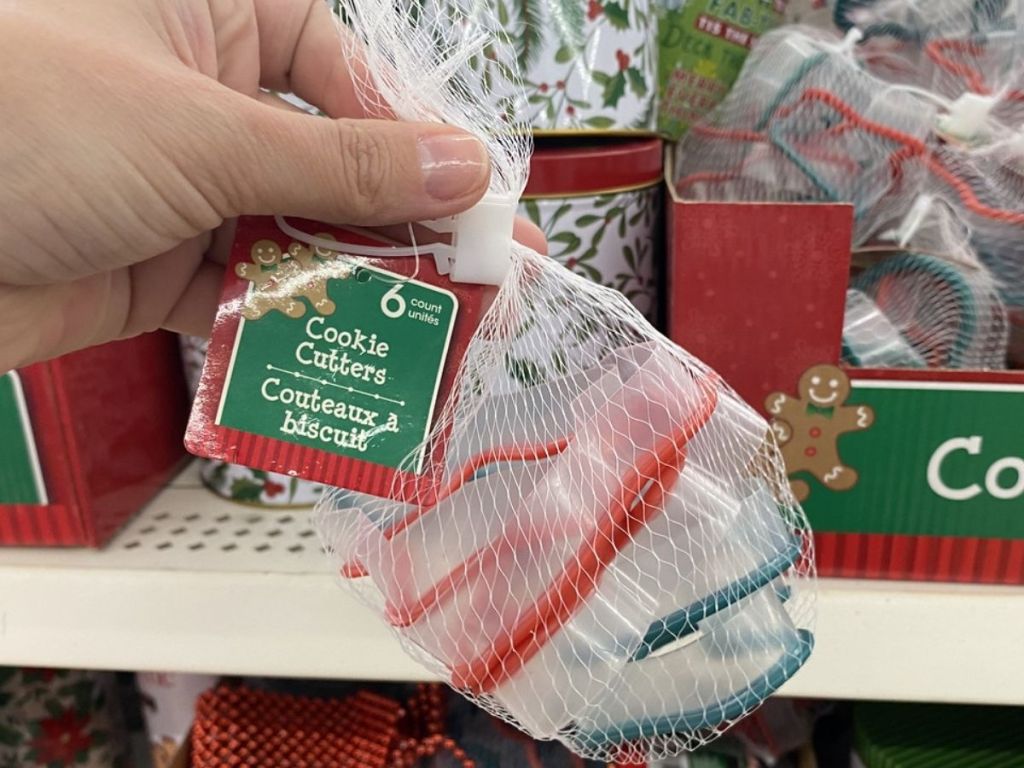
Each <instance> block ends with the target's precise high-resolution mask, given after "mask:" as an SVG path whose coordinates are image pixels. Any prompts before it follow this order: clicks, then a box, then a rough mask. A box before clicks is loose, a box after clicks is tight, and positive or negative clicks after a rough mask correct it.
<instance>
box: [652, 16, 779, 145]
mask: <svg viewBox="0 0 1024 768" xmlns="http://www.w3.org/2000/svg"><path fill="white" fill-rule="evenodd" d="M779 6H780V3H778V2H777V0H682V4H681V5H680V0H674V1H673V0H670V1H669V2H666V3H665V4H664V5H663V6H662V10H661V16H660V19H659V27H658V29H659V37H660V39H659V54H658V81H659V83H660V85H661V104H660V107H659V112H658V130H659V131H661V132H662V133H663V134H665V135H667V136H668V137H669V138H671V139H678V138H679V137H680V136H682V135H683V133H685V132H686V129H687V128H688V127H689V126H690V125H692V124H693V123H694V122H696V121H697V120H699V119H700V118H701V117H703V116H704V115H706V114H707V113H708V112H710V111H711V110H712V109H713V108H714V107H715V105H716V104H718V102H720V101H721V100H722V99H723V98H724V97H725V94H726V93H728V92H729V88H730V87H731V86H732V84H733V83H734V82H736V78H737V77H739V74H740V70H741V69H743V62H744V61H746V58H747V54H748V53H749V52H750V48H751V46H753V44H754V42H756V40H757V38H758V37H759V36H760V35H761V34H763V33H764V32H767V31H768V30H770V29H771V28H772V27H774V26H776V25H778V24H779V23H780V22H781V21H782V13H781V11H780V10H779Z"/></svg>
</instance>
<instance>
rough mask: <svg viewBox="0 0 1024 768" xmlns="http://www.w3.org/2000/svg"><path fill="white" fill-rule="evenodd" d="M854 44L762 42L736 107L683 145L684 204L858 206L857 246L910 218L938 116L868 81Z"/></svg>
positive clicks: (786, 36)
mask: <svg viewBox="0 0 1024 768" xmlns="http://www.w3.org/2000/svg"><path fill="white" fill-rule="evenodd" d="M856 39H857V36H856V35H855V34H854V35H852V36H850V37H848V38H847V39H846V40H845V41H840V40H839V39H838V38H836V37H834V36H830V35H829V33H827V32H824V31H820V30H813V29H808V28H803V27H795V28H789V27H787V28H783V29H781V30H777V31H775V32H772V33H769V34H768V35H765V37H764V38H762V40H761V41H759V43H758V44H757V46H756V47H755V49H754V51H753V53H752V54H751V56H750V58H749V59H748V61H747V64H746V66H745V67H744V69H743V73H742V74H741V76H740V79H739V81H738V82H737V84H736V86H735V87H734V88H733V90H732V91H731V92H730V94H729V96H728V97H726V99H725V100H724V101H723V102H722V104H721V105H720V106H719V108H718V109H717V110H716V111H715V112H714V113H713V114H712V115H711V116H709V118H708V119H707V120H706V121H704V122H703V123H699V124H698V125H696V126H694V128H693V129H692V130H691V131H690V133H689V134H688V135H687V136H686V137H684V139H683V141H682V142H680V148H679V152H678V154H677V159H678V165H677V168H676V186H677V189H678V191H679V193H680V195H681V196H682V197H684V198H686V199H698V200H746V201H761V200H763V201H780V202H786V201H821V202H849V203H852V204H853V205H854V209H855V220H856V225H855V226H856V230H855V236H854V241H855V242H858V243H860V242H864V241H866V240H867V239H868V238H869V237H870V235H871V234H872V233H874V232H875V231H876V230H877V229H878V228H879V227H880V226H881V225H882V224H883V223H884V222H886V221H889V220H891V219H893V218H898V217H900V216H902V214H903V213H904V212H905V210H906V208H907V207H909V203H908V202H907V198H908V195H909V197H910V198H912V197H913V196H914V195H915V194H916V193H917V190H918V189H919V187H920V185H921V183H922V178H923V174H924V168H923V165H922V163H921V162H920V159H921V154H922V152H921V149H920V147H921V146H923V144H924V142H925V141H926V140H927V139H928V138H929V136H930V135H931V132H932V127H933V125H934V122H935V113H936V107H935V106H934V105H932V104H931V103H930V102H928V101H926V100H923V99H921V98H920V97H919V96H917V95H916V94H912V93H907V92H904V91H900V90H896V89H893V88H891V87H887V86H886V84H885V83H883V82H882V81H880V80H878V79H877V78H874V77H872V76H871V75H870V74H868V73H866V72H864V71H863V70H861V69H860V67H859V66H858V65H857V63H856V61H855V60H854V58H853V55H852V52H851V49H852V46H853V45H854V44H855V42H856ZM908 142H909V143H910V144H911V145H912V147H911V148H910V149H908Z"/></svg>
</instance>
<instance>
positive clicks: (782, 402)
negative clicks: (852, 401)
mask: <svg viewBox="0 0 1024 768" xmlns="http://www.w3.org/2000/svg"><path fill="white" fill-rule="evenodd" d="M849 396H850V379H849V378H848V377H847V375H846V374H845V373H844V372H843V371H842V370H841V369H839V368H837V367H836V366H834V365H816V366H814V367H813V368H810V369H809V370H807V371H806V372H805V373H804V375H803V376H801V377H800V385H799V397H791V396H789V395H787V394H786V393H784V392H773V393H772V394H770V395H768V398H767V400H766V401H765V408H767V409H768V413H769V415H770V416H771V427H772V431H773V432H774V433H775V437H776V438H777V439H778V441H779V445H780V446H781V447H782V457H783V459H785V461H786V470H787V471H788V472H789V475H790V477H791V478H792V476H793V475H795V474H796V473H798V472H808V473H810V475H811V476H812V477H814V478H815V479H816V480H817V481H818V482H820V483H821V484H822V485H824V486H825V487H826V488H828V489H830V490H833V491H847V490H849V489H850V488H852V487H853V486H854V485H856V484H857V470H855V469H853V467H848V466H846V465H845V464H844V463H843V461H842V459H840V458H839V447H838V445H837V441H838V439H839V436H840V435H842V434H845V433H847V432H858V431H861V430H864V429H867V428H868V427H870V426H871V425H872V424H873V423H874V421H875V411H874V409H873V408H871V407H870V406H867V405H844V403H845V402H846V399H847V398H848V397H849ZM789 486H790V488H791V489H792V491H793V495H794V496H796V498H797V501H805V500H806V499H807V497H808V496H809V495H810V493H811V487H810V485H808V483H807V482H806V481H804V480H801V479H799V478H796V479H791V480H790V481H789Z"/></svg>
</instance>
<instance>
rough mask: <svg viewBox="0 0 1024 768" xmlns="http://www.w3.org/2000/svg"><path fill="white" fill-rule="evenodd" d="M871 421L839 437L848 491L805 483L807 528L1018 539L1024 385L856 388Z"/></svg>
mask: <svg viewBox="0 0 1024 768" xmlns="http://www.w3.org/2000/svg"><path fill="white" fill-rule="evenodd" d="M853 385H854V389H853V394H852V395H851V396H850V399H849V402H848V403H847V404H848V405H853V404H857V405H860V404H865V405H870V406H871V407H873V408H874V410H875V423H874V424H873V425H872V426H871V427H870V428H869V429H866V430H864V431H862V432H853V433H848V434H846V435H843V436H842V437H840V438H839V453H840V455H841V457H842V459H843V462H844V463H845V464H847V465H849V466H851V467H853V468H854V469H856V470H857V472H858V473H859V480H858V482H857V484H856V485H855V486H854V487H853V488H852V489H851V490H849V491H843V492H833V491H829V490H827V489H826V488H825V487H824V486H822V485H820V484H819V483H817V482H816V481H814V480H813V479H810V478H809V477H808V476H803V479H805V480H807V481H808V482H809V483H810V484H811V494H810V498H808V499H807V501H806V502H804V508H805V509H806V510H807V514H808V516H809V517H810V520H811V525H812V527H813V528H815V529H817V530H821V531H834V532H839V533H889V534H910V535H913V534H917V535H933V536H978V537H984V538H1022V537H1024V386H1016V385H1002V384H991V385H987V384H948V383H943V382H907V381H904V382H900V381H854V382H853Z"/></svg>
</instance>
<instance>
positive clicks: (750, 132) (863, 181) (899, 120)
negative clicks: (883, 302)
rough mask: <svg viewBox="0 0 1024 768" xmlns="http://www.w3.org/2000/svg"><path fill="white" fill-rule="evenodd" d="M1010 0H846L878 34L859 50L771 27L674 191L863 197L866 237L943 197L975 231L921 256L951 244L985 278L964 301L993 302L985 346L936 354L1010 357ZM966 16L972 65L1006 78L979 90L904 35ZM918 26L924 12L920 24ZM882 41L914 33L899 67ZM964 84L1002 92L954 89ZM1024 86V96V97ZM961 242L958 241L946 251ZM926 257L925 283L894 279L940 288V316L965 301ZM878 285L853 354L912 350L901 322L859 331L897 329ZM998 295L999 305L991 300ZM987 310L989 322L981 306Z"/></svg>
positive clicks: (1018, 288) (1021, 126)
mask: <svg viewBox="0 0 1024 768" xmlns="http://www.w3.org/2000/svg"><path fill="white" fill-rule="evenodd" d="M998 5H999V7H998V8H995V7H994V6H993V7H992V8H988V6H987V5H986V4H980V5H979V4H977V3H975V4H973V6H972V9H973V10H972V9H966V10H965V4H964V3H954V2H949V3H936V4H935V5H934V6H933V5H932V4H928V5H927V8H925V6H924V4H920V3H914V2H911V1H910V0H901V2H896V0H893V2H879V3H859V2H855V3H850V4H847V5H846V6H844V7H843V8H841V9H839V10H842V12H843V14H845V15H844V17H843V18H845V19H846V20H847V22H849V23H857V24H864V25H865V26H864V27H863V30H864V31H863V34H864V35H867V36H868V37H867V40H866V42H863V43H860V44H859V45H858V46H857V48H856V50H857V56H856V58H855V57H854V55H853V44H854V43H855V41H856V40H857V35H856V34H855V35H854V36H848V38H847V40H846V41H845V43H841V42H840V40H839V38H838V37H835V36H832V37H830V36H829V35H828V33H825V32H820V31H815V30H809V29H803V28H785V29H782V30H778V31H776V32H773V33H771V34H769V35H766V36H765V37H764V39H762V40H761V41H760V42H759V44H758V46H757V47H756V48H755V50H754V51H753V53H752V54H751V56H750V58H749V60H748V66H747V67H746V68H745V69H744V70H743V73H742V75H741V76H740V79H739V81H738V83H737V85H736V87H735V88H734V90H733V91H732V93H730V95H729V97H728V98H726V100H725V101H723V103H722V104H721V106H720V107H719V108H718V109H717V110H716V111H715V112H714V113H713V114H712V115H710V116H709V117H708V119H707V120H705V121H704V122H703V123H701V124H699V125H697V126H695V127H694V128H693V129H692V130H691V132H690V133H689V134H688V135H687V136H686V137H685V138H684V140H683V141H682V142H681V143H680V147H679V152H678V153H677V165H676V186H677V191H678V192H679V194H680V195H681V196H682V197H684V198H686V199H697V200H724V201H782V202H797V201H817V202H846V203H852V204H853V206H854V214H855V228H854V240H853V245H854V246H855V247H860V246H867V245H871V244H873V243H875V242H877V240H878V238H879V237H880V236H883V235H884V234H885V233H887V232H889V231H891V230H892V228H893V227H897V226H899V225H900V222H902V221H905V220H906V219H907V217H908V216H913V214H914V211H915V208H916V207H917V206H919V204H920V202H921V201H922V200H926V199H927V200H934V201H937V202H941V203H942V206H940V207H941V208H942V209H943V210H945V211H947V212H948V213H949V214H950V215H949V216H947V219H948V220H950V221H954V222H956V223H957V226H958V227H959V228H960V229H961V230H962V231H963V232H965V233H966V235H961V234H959V233H956V234H954V229H956V228H957V227H953V226H947V227H945V228H944V229H943V231H942V232H941V233H939V234H940V235H941V236H940V237H933V238H932V240H931V241H930V242H929V243H928V244H927V245H926V246H924V247H922V248H919V249H914V250H917V251H920V254H919V257H920V258H927V257H925V256H924V255H923V254H932V255H934V256H937V257H939V259H940V261H941V260H942V259H946V260H951V262H952V264H951V265H950V266H949V267H948V268H949V269H952V270H965V271H964V275H965V276H966V277H964V279H963V280H961V282H965V284H968V285H972V286H973V285H976V286H978V288H977V291H973V290H972V291H968V292H967V293H968V294H970V295H971V296H973V297H974V299H976V300H972V301H969V302H965V303H964V304H963V306H965V307H967V308H968V309H967V310H965V311H968V312H973V311H974V309H972V308H978V307H980V308H981V309H980V310H979V311H980V312H981V315H982V325H981V326H979V327H980V328H984V329H986V330H985V332H984V334H983V336H982V337H981V338H975V337H971V338H969V339H968V341H969V342H970V344H971V345H972V347H973V346H980V347H981V349H980V351H979V352H977V353H976V354H968V355H966V356H965V355H957V356H954V358H953V359H947V358H945V357H943V355H938V356H934V355H933V356H932V358H929V354H931V353H928V354H925V359H926V360H928V362H927V364H935V361H937V360H946V363H947V364H949V365H950V366H954V367H973V366H976V365H977V366H982V367H1002V366H1003V365H1004V363H1003V362H1000V361H1001V360H1003V359H1004V358H1005V354H1004V353H1001V352H999V349H1000V346H1001V345H1003V342H1002V341H1001V339H1002V336H1003V334H1002V331H1001V330H1000V327H1001V323H1000V320H999V319H1000V318H1004V313H1003V309H1002V307H1001V306H999V304H1000V302H1002V303H1003V304H1005V305H1006V306H1007V307H1009V308H1010V309H1011V310H1015V309H1018V308H1020V307H1021V306H1022V305H1024V113H1021V114H1020V115H1018V114H1017V113H1016V112H1014V111H1013V109H1011V107H1012V106H1013V104H1016V103H1017V99H1018V96H1017V95H1015V94H1016V93H1017V92H1016V91H1015V90H1014V87H1013V86H1012V83H1014V82H1015V78H1019V76H1020V73H1021V71H1022V69H1021V66H1022V62H1024V57H1022V56H1021V55H1020V49H1021V46H1022V45H1024V34H1022V33H1021V31H1020V30H1019V29H1018V28H1017V26H1016V25H1017V23H1018V22H1017V20H1018V19H1020V14H1018V13H1016V11H1015V10H1014V9H1015V8H1017V4H1016V3H1001V4H998ZM983 6H984V7H983ZM986 8H987V10H986ZM979 13H980V14H982V16H983V17H984V18H985V19H988V21H987V22H986V23H987V24H988V26H987V27H986V28H985V29H987V30H988V32H985V29H983V28H982V26H981V25H980V22H979V24H975V26H974V27H972V26H970V23H969V18H973V19H975V20H977V18H981V17H979V16H978V14H979ZM886 14H888V16H887V15H886ZM901 14H902V15H901ZM972 14H973V15H972ZM986 14H987V15H986ZM972 23H973V22H972ZM907 25H910V26H909V27H907ZM957 25H959V27H957V28H962V31H963V33H964V34H969V35H970V36H971V40H972V43H971V45H972V46H974V47H973V48H971V51H974V53H971V56H972V57H973V58H972V59H971V61H972V62H973V64H972V66H973V65H977V66H978V67H981V71H983V72H986V73H987V74H989V75H991V76H992V79H993V81H994V82H996V81H997V82H998V83H1000V85H999V90H998V91H993V90H992V88H993V87H992V86H989V85H979V84H977V83H975V85H976V86H977V92H975V91H971V90H970V88H969V85H970V84H969V83H968V84H966V85H965V82H964V81H963V78H961V80H960V81H959V85H957V86H955V87H954V86H953V85H950V84H949V83H946V82H944V81H943V82H940V81H941V80H942V78H939V77H937V76H935V77H933V76H932V74H930V71H931V67H932V65H931V64H928V63H927V62H928V61H931V60H930V59H929V58H928V57H927V56H925V55H924V54H922V55H921V56H918V57H916V58H915V57H911V56H909V55H907V53H906V50H903V49H909V48H910V47H912V46H917V47H918V48H921V47H922V46H924V45H925V43H926V42H927V41H928V40H931V39H933V37H934V35H937V34H939V33H940V32H941V33H943V34H945V33H946V32H948V31H950V30H951V29H953V28H954V27H956V26H957ZM905 27H906V28H910V27H913V29H914V30H915V31H914V33H913V35H911V34H909V33H906V32H905ZM901 30H904V31H901ZM972 30H973V31H972ZM857 34H860V33H857ZM930 36H931V37H930ZM880 41H888V42H887V43H886V44H889V43H892V44H893V45H896V46H897V47H899V48H901V53H900V55H901V56H902V58H901V62H902V64H901V67H890V68H889V69H888V70H887V71H886V72H885V74H886V75H887V76H888V79H889V81H888V82H887V81H885V80H882V79H880V78H879V77H877V76H876V74H877V73H878V72H879V71H880V70H881V69H882V67H881V66H880V65H879V58H878V57H879V56H880V53H879V51H880V50H881V49H880V47H879V46H880V45H881V43H880ZM893 41H895V43H893ZM993 41H995V42H993ZM996 42H998V45H996ZM993 47H994V48H997V49H998V52H997V53H993V50H992V49H993ZM975 48H976V49H977V50H976V51H975ZM890 53H891V51H890ZM975 54H977V55H975ZM983 54H984V55H989V54H991V55H993V56H995V55H997V54H998V57H999V60H1000V65H999V66H998V67H996V66H994V65H992V66H989V64H987V63H986V61H984V60H983V58H984V56H983ZM890 63H891V61H890ZM862 65H867V66H868V68H869V69H870V70H871V71H867V70H866V69H865V68H864V67H863V66H862ZM964 71H966V70H964ZM946 74H948V72H947V73H946ZM961 74H963V72H961ZM969 79H970V78H968V80H969ZM965 94H966V97H973V96H977V97H978V98H981V99H983V100H984V99H989V100H990V102H991V103H990V102H963V101H954V99H960V97H964V96H965ZM1019 101H1020V103H1021V104H1022V105H1024V97H1021V98H1020V100H1019ZM968 240H969V244H968V242H967V241H968ZM952 252H957V253H958V254H959V255H955V256H953V257H952V258H951V259H950V258H947V257H949V255H950V253H952ZM964 253H968V254H969V255H968V256H967V257H964V255H963V254H964ZM978 261H980V265H978V263H977V262H978ZM965 265H966V266H965ZM919 266H920V265H915V266H914V267H913V268H912V269H911V270H910V274H911V275H917V276H918V277H917V278H915V280H914V281H913V282H912V283H906V282H905V281H904V280H902V279H897V278H896V277H894V276H892V275H889V276H888V277H887V278H886V280H885V281H884V282H885V283H886V284H889V283H890V282H891V281H892V280H897V282H898V283H899V284H901V285H914V286H916V287H917V288H918V289H921V290H925V289H928V290H936V291H938V293H937V294H936V297H935V301H936V302H937V303H938V305H939V306H938V307H937V309H936V310H935V313H934V316H933V317H932V318H931V319H932V320H933V321H934V322H936V323H938V325H939V326H942V325H943V323H942V322H941V321H940V318H946V319H947V320H948V319H949V318H952V317H954V316H955V315H956V313H955V312H951V311H947V310H948V307H949V306H952V305H950V304H949V296H950V295H952V294H951V293H950V292H949V291H948V290H947V289H946V288H943V289H942V290H939V289H938V286H948V285H949V284H950V283H949V282H948V281H939V282H936V281H934V280H928V281H923V280H922V279H921V278H920V274H922V272H921V269H919V268H918V267H919ZM926 271H927V270H926ZM901 274H902V273H901ZM962 277H963V276H962ZM993 286H995V288H996V290H997V291H998V294H999V296H998V297H995V298H993V296H992V287H993ZM866 298H867V297H865V296H863V292H861V293H860V294H855V295H852V296H851V307H850V317H849V323H848V325H849V333H848V336H849V341H850V343H851V344H852V345H853V348H851V349H850V350H848V359H849V360H858V359H861V357H862V356H866V357H865V359H874V356H875V354H876V353H877V354H880V355H881V354H883V351H884V355H883V358H880V359H885V356H891V359H892V360H899V361H900V363H899V364H900V365H905V366H913V365H914V364H915V363H916V360H915V357H914V355H912V354H911V355H908V354H907V352H908V350H907V349H905V348H904V346H903V344H902V342H901V343H897V342H898V340H897V339H896V338H895V337H892V336H891V335H888V336H885V338H888V341H878V342H877V344H874V343H872V345H871V348H870V349H869V348H868V347H862V346H861V345H862V344H868V343H869V342H870V341H871V339H872V338H873V337H874V336H875V335H878V339H882V337H883V335H885V334H891V330H892V329H891V328H888V327H886V326H885V323H884V322H883V316H885V315H889V311H884V312H883V313H882V315H879V313H878V312H876V311H875V309H873V308H872V307H871V306H870V305H869V304H868V303H866V302H865V299H866ZM931 300H932V297H931V296H929V295H921V296H920V297H918V298H917V299H916V301H917V303H918V304H920V305H922V306H923V305H925V304H927V303H928V302H929V301H931ZM957 306H960V305H957ZM988 306H993V307H996V309H993V310H992V311H991V312H989V311H988V310H986V309H985V307H988ZM893 311H895V310H893ZM914 314H917V313H914ZM989 315H991V316H992V318H993V319H992V320H991V322H989V321H988V320H985V319H984V318H987V317H988V316H989ZM869 327H870V328H872V329H873V330H871V331H870V333H869V332H868V330H867V329H868V328H869ZM949 332H951V331H949ZM904 341H905V340H904ZM910 346H911V351H913V349H915V348H916V347H915V344H914V343H911V345H910ZM858 350H859V351H858ZM872 350H874V351H872ZM918 352H920V350H918ZM957 361H959V362H957ZM865 364H866V363H865Z"/></svg>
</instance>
